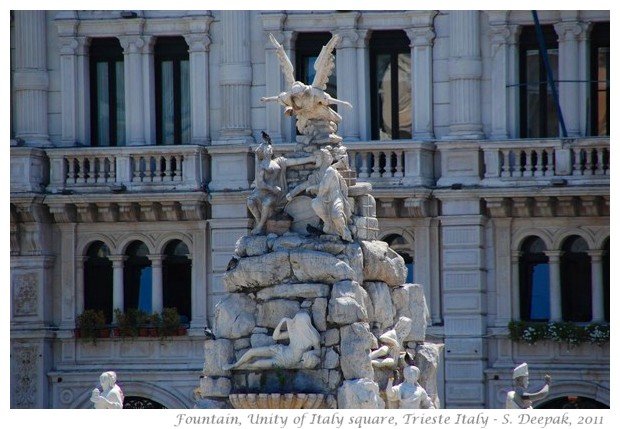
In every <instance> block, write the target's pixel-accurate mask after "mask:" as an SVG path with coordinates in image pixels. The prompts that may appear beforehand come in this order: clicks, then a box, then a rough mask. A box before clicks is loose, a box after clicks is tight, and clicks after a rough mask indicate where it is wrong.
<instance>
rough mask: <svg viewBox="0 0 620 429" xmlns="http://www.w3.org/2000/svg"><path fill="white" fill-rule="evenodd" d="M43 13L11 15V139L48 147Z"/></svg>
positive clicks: (45, 31)
mask: <svg viewBox="0 0 620 429" xmlns="http://www.w3.org/2000/svg"><path fill="white" fill-rule="evenodd" d="M46 14H47V12H46V11H44V10H41V11H39V10H24V11H19V10H16V11H14V17H15V73H14V75H13V77H14V81H13V87H14V104H13V106H14V111H13V115H14V118H15V120H14V123H13V125H14V127H15V128H14V132H15V139H16V140H22V141H23V142H24V143H25V144H26V145H27V146H36V147H49V146H51V142H50V141H49V131H48V124H47V102H48V100H47V91H48V89H49V76H48V73H47V55H46V50H47V20H46Z"/></svg>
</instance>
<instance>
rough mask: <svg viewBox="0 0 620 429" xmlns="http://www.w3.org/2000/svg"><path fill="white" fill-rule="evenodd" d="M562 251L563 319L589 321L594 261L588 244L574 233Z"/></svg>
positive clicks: (590, 318)
mask: <svg viewBox="0 0 620 429" xmlns="http://www.w3.org/2000/svg"><path fill="white" fill-rule="evenodd" d="M562 252H563V253H562V258H561V260H560V275H561V284H562V319H563V320H566V321H571V322H589V321H590V320H592V261H591V258H590V255H588V244H587V243H586V241H585V240H584V239H583V238H581V237H579V236H576V235H573V236H571V237H568V238H567V239H566V241H565V242H564V244H563V246H562Z"/></svg>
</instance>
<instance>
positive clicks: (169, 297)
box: [162, 240, 192, 322]
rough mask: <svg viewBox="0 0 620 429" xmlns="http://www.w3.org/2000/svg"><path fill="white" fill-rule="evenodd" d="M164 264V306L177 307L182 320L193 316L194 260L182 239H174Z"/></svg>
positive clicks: (168, 247) (168, 248)
mask: <svg viewBox="0 0 620 429" xmlns="http://www.w3.org/2000/svg"><path fill="white" fill-rule="evenodd" d="M164 254H165V255H166V257H165V258H164V262H163V264H162V276H163V293H164V307H176V309H177V310H178V312H179V314H180V315H181V320H182V321H187V322H188V321H190V320H191V317H192V261H191V259H190V258H189V249H188V248H187V245H186V244H185V243H184V242H182V241H181V240H172V241H171V242H170V243H168V245H167V246H166V249H165V251H164Z"/></svg>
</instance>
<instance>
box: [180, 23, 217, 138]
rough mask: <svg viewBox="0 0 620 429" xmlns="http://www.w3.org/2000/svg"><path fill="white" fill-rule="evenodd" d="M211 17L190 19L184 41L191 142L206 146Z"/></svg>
mask: <svg viewBox="0 0 620 429" xmlns="http://www.w3.org/2000/svg"><path fill="white" fill-rule="evenodd" d="M212 21H213V18H212V17H207V18H206V19H204V20H202V19H201V20H197V21H191V23H190V26H189V27H190V33H189V34H186V35H185V36H184V37H185V41H186V42H187V44H188V45H189V68H190V82H189V88H190V104H191V107H190V110H191V118H192V120H191V123H192V132H191V135H192V144H197V145H203V146H206V145H208V144H209V143H210V141H211V136H210V134H209V130H210V127H209V119H210V118H209V46H210V45H211V38H210V37H209V26H210V25H211V22H212Z"/></svg>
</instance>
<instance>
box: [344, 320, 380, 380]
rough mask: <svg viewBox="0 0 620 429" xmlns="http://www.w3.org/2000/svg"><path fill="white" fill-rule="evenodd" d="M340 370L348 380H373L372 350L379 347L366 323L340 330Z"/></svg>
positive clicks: (355, 324) (354, 324)
mask: <svg viewBox="0 0 620 429" xmlns="http://www.w3.org/2000/svg"><path fill="white" fill-rule="evenodd" d="M340 339H341V340H340V368H341V370H342V376H343V377H344V378H345V379H346V380H353V379H356V378H370V379H373V377H374V371H373V368H372V363H371V361H370V357H369V353H370V350H371V349H373V348H376V347H377V339H376V338H375V336H374V335H372V333H371V332H370V330H369V329H368V326H367V325H366V324H364V323H359V322H357V323H353V324H351V325H349V326H345V327H343V328H341V329H340Z"/></svg>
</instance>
